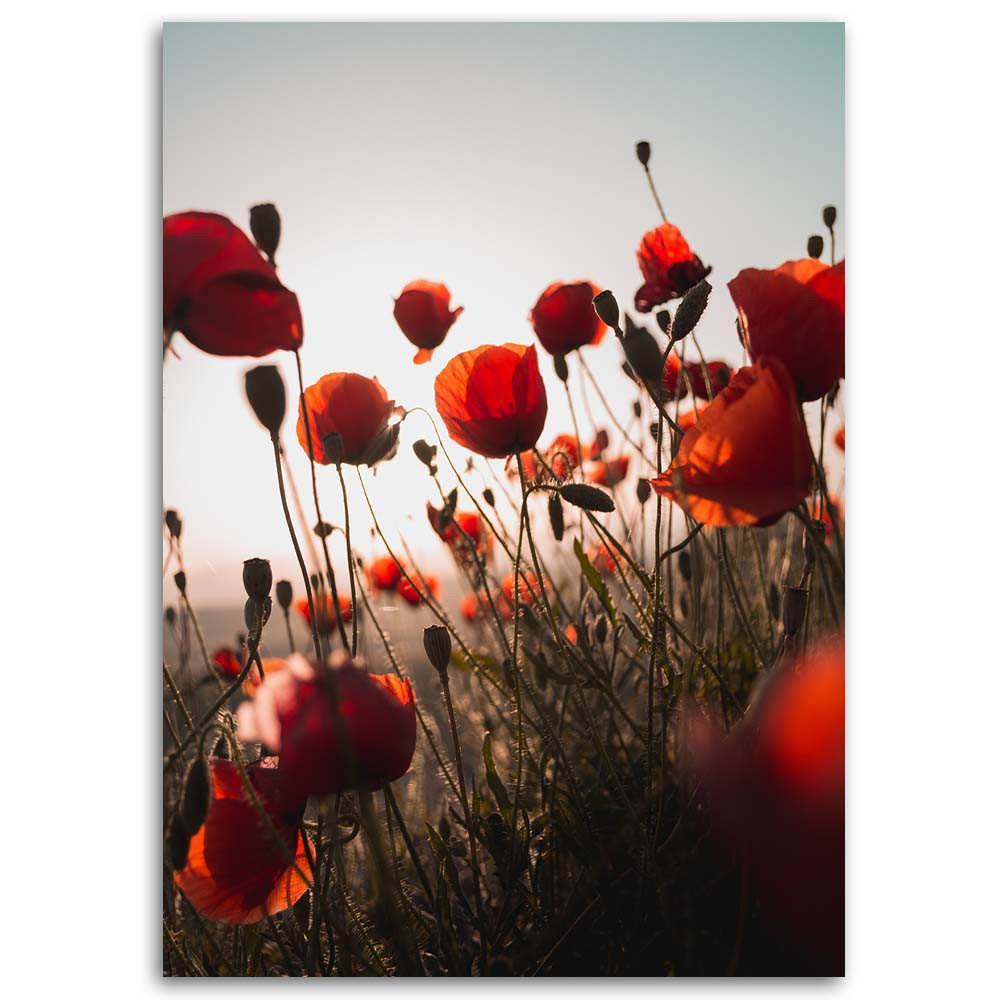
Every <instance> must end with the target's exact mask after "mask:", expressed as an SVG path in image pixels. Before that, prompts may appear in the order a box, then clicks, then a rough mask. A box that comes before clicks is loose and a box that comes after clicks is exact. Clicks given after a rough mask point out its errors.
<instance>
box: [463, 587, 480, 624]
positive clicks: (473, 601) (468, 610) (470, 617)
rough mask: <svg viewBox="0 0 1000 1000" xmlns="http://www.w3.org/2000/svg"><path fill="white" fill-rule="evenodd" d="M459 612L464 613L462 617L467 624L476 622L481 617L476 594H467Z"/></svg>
mask: <svg viewBox="0 0 1000 1000" xmlns="http://www.w3.org/2000/svg"><path fill="white" fill-rule="evenodd" d="M459 610H460V611H461V612H462V617H463V618H464V619H465V620H466V621H467V622H474V621H475V620H476V619H477V618H478V617H479V612H480V604H479V598H478V597H477V596H476V595H475V594H466V595H465V597H463V598H462V603H461V604H460V605H459Z"/></svg>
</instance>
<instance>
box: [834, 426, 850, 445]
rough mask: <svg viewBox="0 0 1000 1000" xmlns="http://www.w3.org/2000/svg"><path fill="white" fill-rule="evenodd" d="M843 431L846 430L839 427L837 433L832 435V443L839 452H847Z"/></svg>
mask: <svg viewBox="0 0 1000 1000" xmlns="http://www.w3.org/2000/svg"><path fill="white" fill-rule="evenodd" d="M845 430H846V428H844V427H841V428H840V430H839V431H837V433H836V434H834V435H833V443H834V444H835V445H836V446H837V447H838V448H839V449H840V450H841V451H847V440H846V437H845V434H844V432H845Z"/></svg>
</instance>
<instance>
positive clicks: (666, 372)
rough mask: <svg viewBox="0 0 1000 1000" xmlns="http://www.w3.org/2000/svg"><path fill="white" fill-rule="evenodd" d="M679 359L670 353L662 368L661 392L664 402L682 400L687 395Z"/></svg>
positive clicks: (686, 383) (685, 382)
mask: <svg viewBox="0 0 1000 1000" xmlns="http://www.w3.org/2000/svg"><path fill="white" fill-rule="evenodd" d="M683 371H684V366H683V365H682V364H681V359H680V358H679V357H677V355H676V354H675V353H674V352H673V351H671V352H670V353H669V354H668V355H667V361H666V364H664V366H663V377H662V380H661V381H662V386H661V392H662V394H663V399H664V400H671V399H683V398H684V397H685V396H686V395H687V394H688V379H687V378H685V377H684V375H683V374H682V373H683Z"/></svg>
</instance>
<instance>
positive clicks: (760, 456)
mask: <svg viewBox="0 0 1000 1000" xmlns="http://www.w3.org/2000/svg"><path fill="white" fill-rule="evenodd" d="M811 484H812V452H811V450H810V447H809V437H808V435H807V434H806V429H805V427H804V426H803V423H802V416H801V414H800V412H799V407H798V401H797V399H796V395H795V386H794V385H793V383H792V379H791V376H790V375H789V374H788V372H787V371H786V370H785V366H784V365H782V363H781V362H780V361H778V360H777V359H776V358H761V360H760V361H759V362H758V363H757V364H755V365H753V366H751V367H749V368H741V369H740V370H739V371H738V372H737V373H736V374H735V375H734V376H733V380H732V382H730V383H729V385H728V386H727V387H726V388H725V389H723V390H722V392H721V393H719V395H718V396H716V397H715V399H714V400H713V402H711V403H709V405H708V406H707V407H706V408H705V410H704V411H703V412H702V414H701V419H699V420H698V422H697V423H696V424H695V425H694V426H693V427H692V428H691V429H690V430H688V431H687V432H686V433H685V435H684V437H683V438H682V439H681V443H680V448H679V449H678V451H677V455H676V456H675V458H674V460H673V462H672V463H671V464H670V467H669V468H668V469H667V470H666V472H664V473H663V474H662V475H660V476H658V477H657V478H656V479H652V480H650V485H651V486H652V487H653V489H654V490H656V491H657V493H659V494H660V495H661V496H665V497H668V498H669V499H671V500H673V501H674V503H677V504H679V505H680V506H681V507H682V508H683V509H684V510H685V511H686V512H687V513H688V514H690V515H691V517H693V518H694V519H695V520H696V521H701V522H702V523H703V524H712V525H717V526H727V525H738V524H765V523H767V524H770V523H773V521H775V520H777V518H778V517H780V515H781V514H783V513H784V512H785V511H787V510H788V509H789V508H791V507H794V506H795V505H796V504H797V503H799V501H801V500H803V499H804V498H805V497H806V496H807V495H808V494H809V489H810V486H811Z"/></svg>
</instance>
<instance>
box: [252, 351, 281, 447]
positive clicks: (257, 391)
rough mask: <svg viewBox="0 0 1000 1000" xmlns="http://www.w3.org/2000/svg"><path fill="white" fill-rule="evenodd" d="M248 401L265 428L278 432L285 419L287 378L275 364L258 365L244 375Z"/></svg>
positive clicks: (274, 432)
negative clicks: (283, 376) (284, 377)
mask: <svg viewBox="0 0 1000 1000" xmlns="http://www.w3.org/2000/svg"><path fill="white" fill-rule="evenodd" d="M243 386H244V389H245V390H246V394H247V402H248V403H249V404H250V408H251V409H252V410H253V413H254V416H255V417H256V418H257V419H258V420H259V421H260V422H261V424H262V426H263V427H264V429H265V430H267V431H270V433H271V434H277V433H278V431H280V430H281V424H282V422H283V421H284V419H285V380H284V379H283V378H282V377H281V372H280V371H278V369H277V367H276V366H275V365H258V366H257V367H256V368H251V369H250V371H248V372H247V373H246V375H244V376H243Z"/></svg>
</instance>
